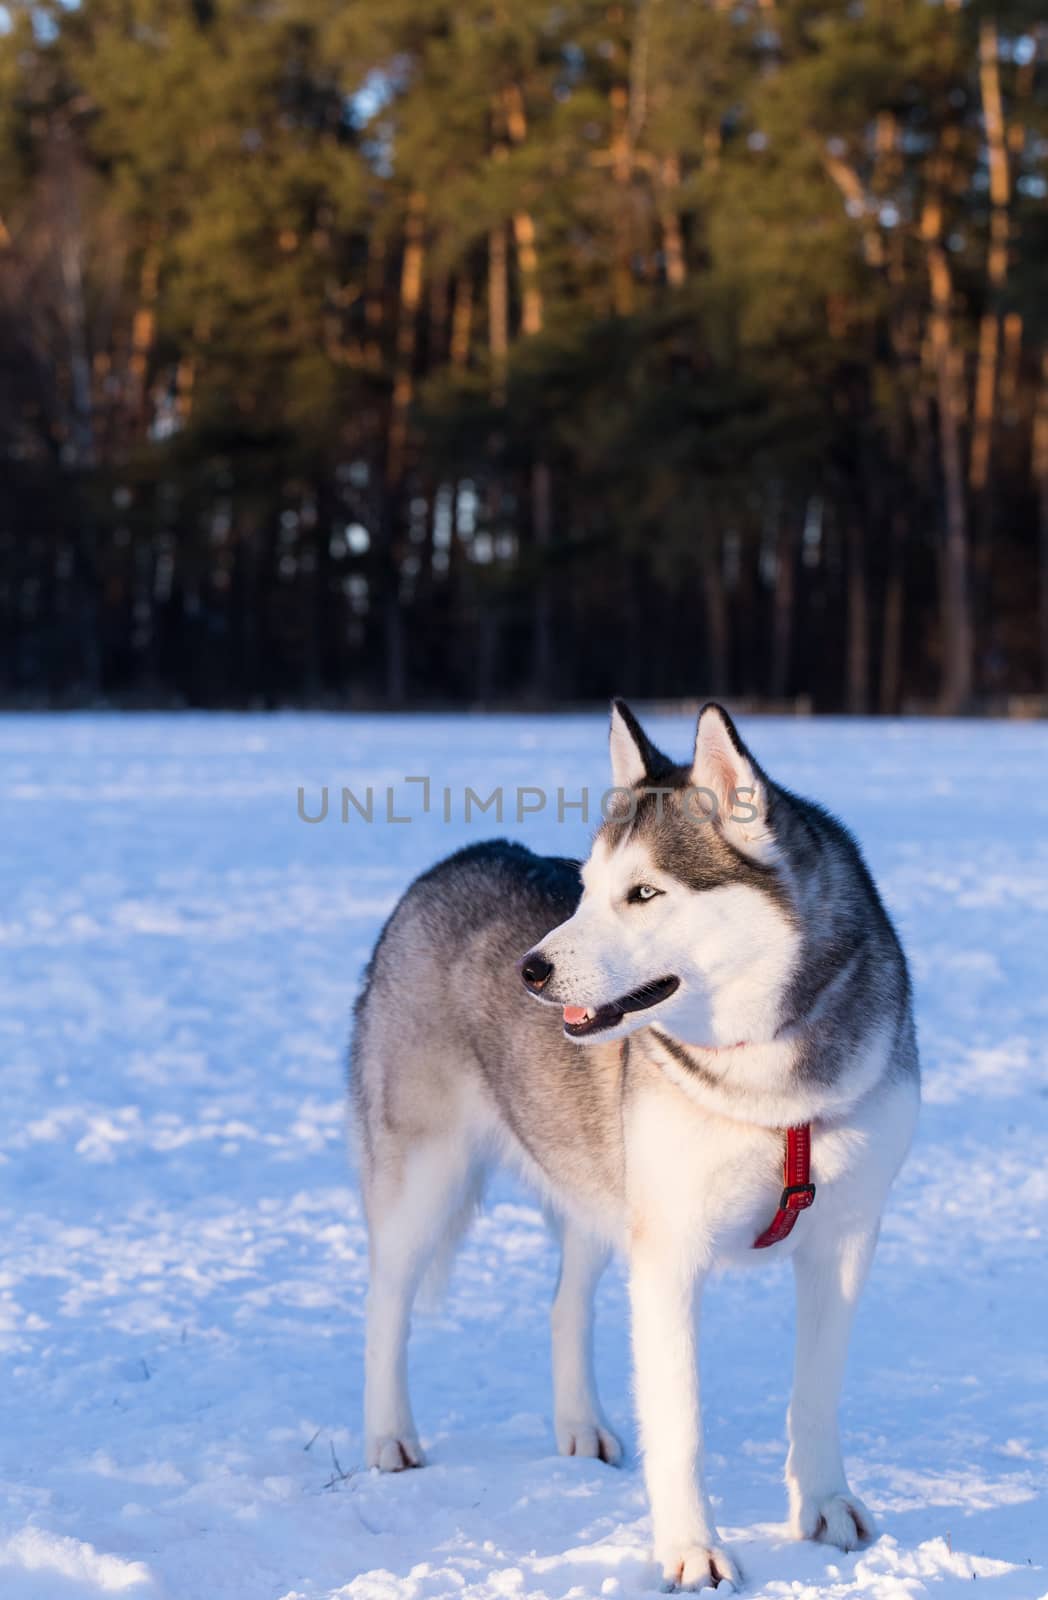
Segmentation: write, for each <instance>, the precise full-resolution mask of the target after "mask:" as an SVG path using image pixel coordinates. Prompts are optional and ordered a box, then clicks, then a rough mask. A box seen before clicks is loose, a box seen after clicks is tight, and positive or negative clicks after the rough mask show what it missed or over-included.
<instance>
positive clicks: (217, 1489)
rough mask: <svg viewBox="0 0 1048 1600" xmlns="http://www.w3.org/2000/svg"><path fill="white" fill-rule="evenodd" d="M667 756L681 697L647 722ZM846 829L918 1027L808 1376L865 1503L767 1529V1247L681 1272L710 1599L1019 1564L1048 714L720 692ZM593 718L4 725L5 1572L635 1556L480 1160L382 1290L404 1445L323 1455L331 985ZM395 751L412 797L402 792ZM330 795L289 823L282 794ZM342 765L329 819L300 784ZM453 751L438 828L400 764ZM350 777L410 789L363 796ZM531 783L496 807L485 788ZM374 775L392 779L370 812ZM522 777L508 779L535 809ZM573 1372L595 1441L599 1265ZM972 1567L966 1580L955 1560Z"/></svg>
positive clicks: (633, 1494)
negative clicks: (405, 1401)
mask: <svg viewBox="0 0 1048 1600" xmlns="http://www.w3.org/2000/svg"><path fill="white" fill-rule="evenodd" d="M652 726H653V729H654V731H655V732H656V734H657V735H659V736H660V737H661V738H662V739H663V740H664V742H666V743H668V744H670V745H671V746H672V747H673V748H674V749H676V750H679V751H681V752H683V751H684V749H685V748H686V747H687V744H688V740H689V732H690V729H689V726H688V724H687V723H686V722H685V720H684V719H668V720H664V721H654V722H653V724H652ZM745 727H746V731H747V733H748V734H749V735H750V737H751V739H752V741H753V743H754V746H755V748H756V750H757V752H758V753H759V755H760V757H761V758H762V760H764V761H765V762H766V764H767V765H768V766H769V768H770V769H771V771H772V772H773V773H775V774H776V776H778V777H780V778H782V779H783V780H784V781H786V782H788V783H790V784H792V785H793V786H794V787H796V788H799V789H800V790H802V791H803V792H808V793H813V794H815V795H817V796H818V797H819V798H821V799H823V800H825V801H826V802H827V803H828V804H830V805H831V806H832V807H834V808H835V809H836V810H837V811H839V812H840V813H841V814H842V815H843V816H844V817H845V818H846V819H847V820H848V821H849V822H850V823H851V824H852V825H853V826H854V827H855V828H856V830H857V831H858V833H859V835H860V838H861V839H862V840H863V842H864V844H865V846H866V848H867V852H868V855H869V857H870V859H871V862H872V864H873V866H874V869H875V871H876V873H877V874H878V876H879V879H880V881H881V883H882V885H883V888H884V890H885V893H886V897H887V899H888V901H889V904H890V906H891V908H892V910H893V911H894V913H895V915H896V917H897V919H898V921H899V923H900V926H901V929H902V932H903V935H904V938H905V940H906V943H907V945H908V947H909V950H910V952H911V955H912V959H913V965H914V969H915V977H916V983H917V989H918V994H919V1023H920V1031H921V1040H922V1047H923V1056H924V1062H925V1073H926V1077H925V1109H924V1113H923V1120H922V1124H921V1130H920V1134H919V1139H918V1143H917V1146H916V1148H915V1150H914V1153H913V1156H912V1158H911V1160H910V1163H909V1165H908V1167H907V1168H906V1170H905V1172H904V1175H903V1178H902V1179H901V1181H900V1183H899V1185H898V1187H897V1189H896V1191H895V1193H894V1196H893V1199H892V1202H891V1206H890V1210H889V1213H888V1216H887V1218H886V1223H885V1229H884V1235H883V1241H882V1245H881V1248H880V1252H879V1255H878V1259H877V1263H876V1266H875V1269H874V1273H873V1277H872V1279H871V1282H870V1286H869V1288H868V1291H867V1294H866V1298H865V1302H864V1305H863V1309H862V1312H861V1315H860V1319H859V1324H858V1330H857V1334H856V1338H855V1341H854V1344H853V1350H852V1360H851V1366H850V1376H849V1381H848V1384H847V1390H846V1400H845V1407H844V1428H845V1438H846V1449H847V1454H848V1457H849V1462H850V1470H851V1473H852V1480H853V1483H854V1484H855V1486H856V1488H857V1489H858V1490H859V1492H860V1493H861V1494H862V1495H863V1496H864V1498H865V1499H866V1500H867V1501H868V1503H869V1504H870V1505H871V1507H872V1508H873V1509H874V1510H875V1511H876V1513H877V1514H878V1515H879V1518H880V1522H881V1527H882V1530H883V1532H882V1536H881V1538H880V1539H879V1540H878V1542H877V1543H876V1544H875V1545H874V1546H873V1547H872V1548H871V1549H870V1550H868V1551H866V1552H864V1553H862V1554H860V1555H857V1556H842V1555H839V1554H837V1553H836V1552H834V1551H829V1550H826V1549H825V1548H822V1547H815V1546H811V1545H808V1546H801V1545H795V1544H793V1543H791V1542H789V1541H788V1540H787V1539H786V1538H785V1535H784V1530H783V1527H782V1518H783V1517H784V1514H785V1504H784V1494H783V1490H782V1487H781V1473H782V1464H783V1455H784V1444H783V1428H784V1411H785V1406H786V1399H787V1387H788V1379H789V1363H790V1344H791V1324H792V1310H791V1289H792V1285H791V1283H790V1281H789V1277H788V1274H787V1272H786V1271H785V1270H783V1269H776V1268H771V1269H767V1270H766V1271H764V1272H760V1273H748V1274H744V1275H742V1276H740V1277H735V1278H732V1277H727V1278H724V1279H722V1280H720V1281H719V1282H718V1283H717V1284H715V1285H714V1287H713V1290H712V1292H711V1293H710V1295H709V1300H708V1314H707V1315H706V1317H705V1327H704V1342H703V1366H704V1378H705V1410H706V1426H707V1437H708V1445H709V1452H710V1478H711V1486H712V1490H713V1494H714V1497H715V1501H716V1504H717V1507H718V1513H719V1516H720V1518H721V1523H722V1527H723V1529H724V1532H725V1534H726V1535H727V1536H728V1538H730V1539H731V1540H732V1541H733V1542H734V1543H735V1545H736V1546H737V1549H738V1551H739V1553H740V1555H741V1558H742V1561H743V1563H744V1565H745V1568H746V1570H747V1573H748V1577H749V1583H748V1590H749V1593H750V1594H751V1596H753V1597H754V1600H756V1597H757V1596H766V1597H772V1596H776V1597H778V1596H791V1597H798V1600H831V1597H832V1600H844V1597H853V1596H861V1597H863V1600H895V1597H897V1596H898V1597H906V1600H915V1597H921V1596H926V1595H927V1596H934V1597H942V1600H954V1597H957V1596H961V1595H964V1596H969V1595H971V1594H972V1593H973V1592H976V1593H978V1594H982V1595H983V1596H984V1597H985V1596H990V1597H992V1600H1039V1597H1043V1596H1045V1595H1046V1594H1048V1262H1046V1248H1045V1247H1046V1240H1048V959H1046V957H1048V730H1046V729H1045V728H1044V727H1043V726H1033V725H1029V726H1018V725H1015V726H996V725H976V724H967V725H966V724H927V723H910V724H887V725H875V724H872V723H845V722H822V723H814V722H795V721H765V722H761V721H751V722H748V723H746V724H745ZM604 738H605V734H604V722H603V719H602V718H599V717H573V718H556V719H547V720H542V719H511V718H461V719H447V718H445V719H438V718H404V719H399V720H395V719H382V718H370V717H364V718H356V719H339V718H333V717H299V716H293V717H292V716H288V717H273V718H251V717H229V716H222V717H206V718H205V717H183V718H177V719H165V718H161V717H135V716H124V717H106V716H96V717H55V718H51V719H47V718H36V717H26V718H17V719H15V718H7V719H0V1049H2V1056H0V1060H2V1071H3V1085H4V1096H3V1106H4V1117H3V1124H2V1127H0V1230H2V1232H0V1241H2V1242H0V1352H2V1363H3V1368H2V1377H0V1596H2V1597H3V1600H95V1597H98V1596H103V1595H113V1594H118V1595H126V1596H128V1597H130V1600H156V1597H161V1596H166V1597H167V1600H278V1597H279V1600H325V1597H333V1596H339V1597H343V1600H348V1597H352V1600H387V1597H392V1596H398V1597H404V1600H432V1597H436V1596H465V1597H470V1596H475V1597H478V1600H480V1597H484V1600H489V1597H496V1596H498V1597H504V1600H517V1597H528V1596H550V1597H554V1596H569V1595H570V1596H622V1597H628V1596H631V1595H635V1594H639V1593H642V1592H646V1591H650V1590H651V1589H652V1588H653V1587H654V1586H655V1583H656V1576H657V1575H656V1572H655V1569H654V1567H653V1566H652V1565H651V1564H649V1562H648V1559H647V1545H648V1534H649V1527H648V1519H647V1514H646V1508H645V1501H644V1494H643V1490H642V1485H641V1480H640V1474H639V1470H638V1465H637V1461H636V1456H635V1452H634V1451H632V1450H631V1455H630V1458H629V1460H628V1461H627V1464H626V1466H625V1468H624V1469H623V1470H621V1471H617V1472H616V1471H614V1470H612V1469H610V1468H607V1467H604V1466H602V1465H601V1464H599V1463H594V1462H590V1461H583V1460H573V1459H572V1460H564V1459H561V1458H559V1457H558V1456H556V1455H555V1454H554V1453H553V1440H552V1433H551V1425H550V1406H549V1388H550V1384H549V1357H548V1350H547V1328H546V1315H545V1308H546V1305H547V1303H548V1300H549V1297H550V1293H551V1289H552V1280H553V1274H554V1257H553V1252H552V1249H551V1247H550V1244H549V1243H548V1241H547V1237H546V1234H545V1231H544V1228H543V1225H542V1222H541V1218H540V1216H539V1213H538V1211H537V1209H536V1207H535V1206H534V1204H533V1202H532V1201H531V1199H530V1198H529V1197H528V1196H527V1195H526V1194H524V1193H522V1192H520V1191H518V1190H517V1189H515V1188H514V1187H513V1186H512V1185H511V1184H510V1183H508V1182H504V1183H502V1184H501V1185H500V1186H499V1187H498V1188H496V1190H495V1192H494V1193H493V1195H492V1201H491V1206H490V1208H489V1210H488V1211H487V1213H486V1215H485V1216H484V1218H483V1219H482V1221H481V1222H480V1224H479V1226H478V1227H477V1229H476V1231H475V1233H474V1234H473V1235H472V1237H471V1239H470V1242H469V1244H468V1246H467V1248H466V1250H465V1253H464V1255H463V1256H462V1258H461V1260H460V1263H459V1266H458V1268H457V1269H456V1273H455V1276H454V1278H453V1280H452V1283H451V1286H450V1290H449V1295H448V1298H447V1300H446V1302H445V1303H444V1305H443V1306H442V1308H441V1309H440V1310H439V1311H437V1312H435V1313H433V1314H430V1315H420V1316H419V1317H418V1318H417V1320H416V1329H415V1337H414V1342H413V1375H414V1389H415V1397H416V1409H417V1413H418V1418H419V1423H420V1427H421V1430H422V1435H423V1442H424V1444H425V1446H426V1448H427V1450H428V1451H429V1454H430V1458H431V1461H432V1465H431V1466H429V1467H428V1468H427V1469H426V1470H425V1471H422V1472H412V1473H405V1474H402V1475H400V1476H398V1477H395V1478H379V1477H378V1476H376V1475H373V1474H370V1473H368V1472H366V1471H364V1470H362V1468H361V1435H360V1385H361V1344H362V1340H361V1332H362V1307H363V1298H364V1288H365V1279H366V1256H365V1240H364V1231H363V1228H362V1224H361V1217H360V1208H359V1204H358V1201H357V1196H356V1192H355V1188H354V1184H353V1180H352V1177H351V1175H350V1173H349V1171H348V1169H347V1165H346V1159H345V1154H344V1136H343V1134H344V1129H343V1055H344V1048H345V1043H346V1039H347V1035H348V1028H349V1006H350V1001H351V997H352V995H353V992H354V989H355V987H356V983H357V978H358V974H359V972H360V969H361V967H362V965H363V963H364V961H365V959H366V956H367V953H368V950H369V947H370V945H371V942H372V940H373V937H374V935H375V932H376V930H377V928H378V926H379V924H380V922H381V919H382V918H383V916H384V914H385V913H386V911H387V910H388V909H389V907H390V906H391V905H392V904H393V901H394V899H395V898H396V896H397V895H398V894H399V892H400V891H401V889H402V888H403V887H404V886H405V884H406V883H407V882H408V880H409V879H410V878H411V876H412V875H413V874H414V873H415V872H416V871H417V870H418V869H420V868H422V867H423V866H425V865H427V864H428V863H430V862H431V861H432V860H434V859H435V858H436V857H438V856H439V855H442V854H444V853H446V852H447V851H448V850H450V849H451V848H453V847H454V846H456V845H458V844H460V843H461V842H463V841H464V840H466V839H470V838H481V837H484V836H486V835H488V834H490V833H491V832H492V831H496V828H495V825H494V819H493V816H492V815H491V814H489V815H488V816H487V817H484V816H479V817H476V816H475V817H474V819H473V820H472V821H471V822H470V823H468V824H467V823H466V822H464V821H463V817H462V787H463V785H464V784H465V783H466V782H471V783H472V784H473V785H474V786H475V787H476V788H477V789H478V791H479V792H480V793H481V794H482V795H486V794H488V793H489V791H490V790H491V788H492V786H493V785H494V784H497V783H501V784H503V785H505V786H506V790H507V803H508V805H509V808H510V815H507V817H506V818H505V820H504V823H503V826H502V829H501V830H500V831H504V832H510V833H515V834H518V835H520V836H522V837H524V838H525V839H526V840H527V841H528V842H529V843H532V844H534V845H535V846H536V847H538V848H550V849H553V850H555V851H557V852H558V853H571V852H579V851H582V850H583V849H584V845H585V838H586V834H587V831H588V830H587V828H586V826H585V825H584V824H583V823H582V821H581V820H580V818H579V816H578V813H577V812H568V813H567V818H566V820H564V821H563V822H560V821H558V819H557V815H556V799H555V790H556V786H557V785H558V784H562V785H564V786H565V787H566V788H567V790H568V791H569V794H568V798H572V797H573V796H574V794H575V793H576V792H577V790H578V787H579V786H580V785H581V784H583V783H588V784H589V785H591V786H592V790H593V794H594V796H597V795H599V793H600V792H601V790H602V789H603V788H604V786H605V782H606V776H605V775H606V756H605V753H604ZM422 774H430V775H431V776H432V779H433V783H434V786H435V788H434V792H433V794H432V796H431V801H432V809H431V813H430V815H429V817H428V818H424V817H422V816H421V799H422V792H421V786H417V785H416V786H414V787H411V786H408V787H407V788H405V787H404V786H403V783H402V780H403V778H404V777H405V776H407V775H422ZM323 783H328V784H329V785H331V786H332V791H333V792H332V798H331V812H330V814H329V817H328V819H327V821H326V822H324V823H322V824H317V825H312V826H310V825H307V824H306V823H304V822H302V821H300V820H299V819H298V816H297V814H296V811H297V790H298V787H299V785H303V786H305V791H306V804H307V808H308V809H310V810H312V811H315V810H316V808H317V806H318V805H319V797H320V786H321V785H322V784H323ZM344 783H345V784H349V785H350V786H351V787H353V789H354V792H355V793H357V795H358V797H361V798H364V790H365V789H366V786H367V785H368V784H369V783H370V784H372V785H376V786H379V789H380V792H379V794H378V795H377V797H376V812H377V813H378V815H377V816H376V820H375V821H374V822H372V823H371V824H370V825H367V824H365V823H364V822H363V821H362V820H361V818H360V817H359V816H357V815H356V813H355V812H353V813H352V814H351V817H350V820H349V821H348V822H347V823H346V824H345V825H343V824H342V823H341V822H340V820H339V817H338V812H339V803H338V789H339V786H340V785H342V784H344ZM445 783H447V784H449V785H451V786H453V791H454V793H453V804H452V821H451V822H449V823H445V822H444V821H443V819H442V816H441V810H442V800H441V797H440V795H439V788H440V786H441V785H443V784H445ZM386 784H393V785H394V786H395V789H396V803H395V806H394V810H395V811H399V812H400V814H413V815H414V820H413V821H412V822H410V823H400V824H397V823H390V822H386V821H384V820H380V817H381V816H382V814H383V813H384V806H385V801H384V795H383V793H382V792H381V790H382V789H383V788H384V786H385V785H386ZM518 784H520V785H545V786H546V787H547V790H548V791H549V792H550V794H551V802H550V805H549V806H548V807H547V808H546V810H545V811H544V812H543V813H541V814H536V815H534V816H532V817H530V818H528V819H526V820H525V822H524V823H523V824H521V825H520V826H517V825H516V824H515V823H514V821H513V818H512V808H513V802H514V791H515V788H516V786H517V785H518ZM401 801H403V804H401V803H400V802H401ZM525 803H526V804H529V803H530V804H535V803H536V802H535V801H534V798H532V800H531V801H526V802H525ZM600 1313H601V1314H600V1327H599V1337H598V1364H599V1371H600V1376H601V1380H602V1388H603V1393H604V1397H605V1401H606V1404H607V1406H608V1409H609V1411H610V1413H611V1415H612V1417H613V1420H614V1421H615V1422H616V1424H617V1425H618V1426H619V1428H620V1429H621V1430H623V1431H624V1432H625V1434H626V1437H627V1439H628V1440H630V1441H632V1440H633V1439H634V1432H633V1425H632V1418H631V1407H630V1397H629V1378H628V1352H627V1335H626V1311H625V1297H624V1293H623V1284H622V1278H621V1274H620V1273H619V1272H618V1271H615V1272H612V1273H609V1275H608V1278H607V1281H606V1283H605V1285H604V1287H603V1289H602V1292H601V1305H600ZM976 1582H977V1584H978V1588H977V1590H974V1591H973V1584H974V1583H976Z"/></svg>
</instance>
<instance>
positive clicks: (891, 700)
mask: <svg viewBox="0 0 1048 1600" xmlns="http://www.w3.org/2000/svg"><path fill="white" fill-rule="evenodd" d="M905 553H906V519H905V518H904V516H903V514H902V512H901V511H896V512H895V513H894V515H893V517H892V531H891V543H890V548H889V554H888V578H887V582H886V584H885V588H884V618H883V622H882V630H881V684H880V694H879V707H880V711H881V715H882V716H885V717H893V716H896V715H897V714H898V712H899V709H900V703H901V699H902V642H903V631H902V624H903V601H904V595H905V589H904V586H903V559H904V556H905Z"/></svg>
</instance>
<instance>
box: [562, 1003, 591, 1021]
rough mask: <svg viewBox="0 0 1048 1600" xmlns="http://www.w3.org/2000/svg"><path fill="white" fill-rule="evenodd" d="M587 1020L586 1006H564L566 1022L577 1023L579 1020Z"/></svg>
mask: <svg viewBox="0 0 1048 1600" xmlns="http://www.w3.org/2000/svg"><path fill="white" fill-rule="evenodd" d="M585 1020H586V1007H585V1006H565V1007H564V1021H565V1022H570V1023H572V1024H575V1023H577V1022H585Z"/></svg>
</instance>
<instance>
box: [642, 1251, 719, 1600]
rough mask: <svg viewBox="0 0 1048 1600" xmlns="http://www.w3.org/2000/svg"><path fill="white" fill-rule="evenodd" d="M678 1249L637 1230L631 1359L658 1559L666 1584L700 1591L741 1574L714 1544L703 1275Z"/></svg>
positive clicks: (714, 1530)
mask: <svg viewBox="0 0 1048 1600" xmlns="http://www.w3.org/2000/svg"><path fill="white" fill-rule="evenodd" d="M683 1254H684V1253H683V1252H681V1251H680V1249H679V1242H678V1241H677V1240H675V1239H662V1240H653V1239H651V1238H649V1237H648V1236H647V1234H646V1233H645V1232H643V1231H641V1230H638V1232H637V1233H636V1234H635V1236H634V1239H633V1242H632V1248H631V1253H630V1305H631V1309H632V1315H633V1361H634V1369H635V1384H636V1393H637V1415H638V1420H639V1423H640V1435H641V1445H642V1448H643V1450H644V1476H645V1480H646V1482H647V1486H648V1498H649V1500H650V1502H651V1518H652V1526H653V1530H654V1535H655V1557H656V1560H657V1561H658V1562H659V1563H660V1564H661V1566H662V1571H663V1576H664V1577H665V1578H666V1579H667V1581H668V1582H669V1583H672V1584H677V1585H680V1587H681V1588H684V1589H705V1588H712V1587H713V1586H714V1585H715V1584H716V1583H717V1582H718V1580H719V1579H721V1578H727V1579H729V1580H730V1581H731V1582H732V1583H734V1584H738V1582H739V1572H738V1568H737V1567H736V1565H735V1563H734V1561H733V1560H732V1558H731V1556H730V1555H729V1554H728V1553H727V1552H726V1551H725V1550H723V1549H721V1548H720V1546H719V1544H718V1540H717V1531H716V1528H715V1527H714V1523H713V1518H712V1515H711V1513H710V1507H709V1502H708V1500H707V1498H706V1489H705V1485H704V1483H703V1477H702V1423H701V1419H700V1415H699V1375H698V1365H697V1362H696V1350H695V1331H696V1322H697V1308H698V1302H699V1296H700V1293H701V1288H702V1278H703V1276H704V1274H698V1275H696V1273H695V1272H694V1270H693V1268H692V1267H691V1265H690V1263H689V1262H688V1261H686V1260H685V1259H683Z"/></svg>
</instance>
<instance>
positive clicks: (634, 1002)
mask: <svg viewBox="0 0 1048 1600" xmlns="http://www.w3.org/2000/svg"><path fill="white" fill-rule="evenodd" d="M520 976H521V979H522V981H523V984H524V987H525V988H526V989H527V990H528V991H529V992H530V993H531V994H533V995H535V996H536V997H537V998H538V999H540V1000H546V1001H548V1002H549V1003H550V1004H560V1002H559V1001H554V1000H553V997H552V996H551V995H546V994H544V993H543V990H544V989H545V988H546V986H547V985H548V983H549V980H550V978H551V977H552V976H553V963H552V962H551V961H548V960H547V959H546V957H545V956H543V955H541V954H540V953H539V952H538V951H537V950H531V951H529V952H528V954H527V955H526V956H525V957H524V959H523V961H522V962H521V963H520ZM679 988H680V979H679V978H676V977H672V976H670V977H666V978H653V979H651V980H650V982H648V983H642V984H641V985H640V987H639V988H637V989H631V990H630V991H629V993H628V994H624V995H621V996H620V997H619V999H617V1000H611V1001H609V1002H608V1004H607V1005H603V1006H597V1007H596V1008H590V1007H589V1006H574V1005H568V1006H565V1007H564V1032H565V1033H566V1034H569V1035H570V1037H571V1038H573V1039H584V1038H586V1037H587V1036H588V1035H589V1034H591V1033H603V1032H604V1031H605V1030H606V1029H607V1028H617V1027H618V1025H619V1023H620V1022H622V1021H623V1019H624V1018H625V1017H627V1016H629V1015H630V1014H631V1013H633V1012H635V1011H648V1010H650V1009H651V1008H652V1007H653V1006H657V1005H661V1004H662V1002H663V1000H668V999H669V997H670V995H671V994H674V993H676V991H677V989H679Z"/></svg>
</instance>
